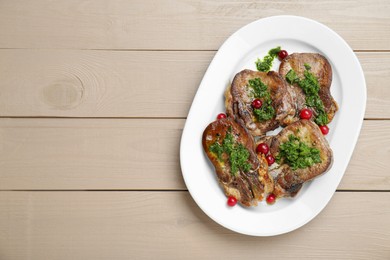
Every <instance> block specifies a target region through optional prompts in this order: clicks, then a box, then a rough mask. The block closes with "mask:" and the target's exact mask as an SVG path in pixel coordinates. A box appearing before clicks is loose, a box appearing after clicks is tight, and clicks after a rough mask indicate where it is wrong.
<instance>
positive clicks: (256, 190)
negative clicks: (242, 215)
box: [202, 117, 274, 207]
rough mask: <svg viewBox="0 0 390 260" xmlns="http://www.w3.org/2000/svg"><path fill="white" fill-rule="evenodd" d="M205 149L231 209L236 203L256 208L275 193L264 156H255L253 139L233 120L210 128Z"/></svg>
mask: <svg viewBox="0 0 390 260" xmlns="http://www.w3.org/2000/svg"><path fill="white" fill-rule="evenodd" d="M202 145H203V149H204V151H205V152H206V154H207V156H208V158H209V159H210V161H211V162H212V164H213V165H214V167H215V171H216V175H217V178H218V181H219V183H220V185H221V186H222V188H223V190H224V192H225V194H226V196H227V197H229V200H228V205H229V206H234V205H235V203H234V199H236V201H238V202H239V203H241V204H242V205H244V206H247V207H249V206H255V205H257V203H258V201H261V200H263V199H264V198H265V197H266V196H267V194H269V193H271V192H272V190H273V187H274V185H273V180H272V178H271V177H270V176H269V174H268V170H267V162H266V160H265V158H264V155H261V154H260V155H256V153H255V142H254V140H253V137H252V136H251V135H250V134H249V133H248V131H247V130H246V129H245V128H243V127H242V126H241V125H239V124H237V123H236V122H235V121H234V120H233V119H232V118H229V117H228V118H222V119H219V120H217V121H214V122H212V123H211V124H209V125H208V126H207V127H206V129H205V130H204V132H203V137H202ZM230 197H232V198H234V199H233V200H232V199H230Z"/></svg>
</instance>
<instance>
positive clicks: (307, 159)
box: [276, 134, 321, 171]
mask: <svg viewBox="0 0 390 260" xmlns="http://www.w3.org/2000/svg"><path fill="white" fill-rule="evenodd" d="M276 161H277V162H278V163H279V164H281V163H287V164H288V165H289V166H290V167H291V168H292V169H293V170H294V171H295V170H297V169H305V168H307V167H310V166H312V165H313V164H316V163H320V162H321V157H320V150H319V149H317V148H314V147H310V146H308V145H307V144H306V143H304V142H302V141H301V140H300V139H299V138H298V137H296V136H295V135H292V134H291V135H289V137H288V141H287V142H284V143H282V144H281V145H280V146H279V154H278V155H277V156H276Z"/></svg>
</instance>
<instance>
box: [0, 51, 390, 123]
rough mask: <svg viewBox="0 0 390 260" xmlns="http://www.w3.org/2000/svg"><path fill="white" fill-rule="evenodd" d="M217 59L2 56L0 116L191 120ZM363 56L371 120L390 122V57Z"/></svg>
mask: <svg viewBox="0 0 390 260" xmlns="http://www.w3.org/2000/svg"><path fill="white" fill-rule="evenodd" d="M214 54H215V52H203V51H189V52H187V51H186V52H169V51H168V52H166V51H164V52H160V51H157V52H155V51H153V52H152V51H139V52H128V51H75V50H71V51H69V50H68V51H64V50H0V75H2V76H1V80H0V116H4V117H6V116H25V117H28V116H44V117H48V116H49V117H50V116H51V117H186V116H187V113H188V110H189V108H190V106H191V103H192V100H193V98H194V95H195V93H196V90H197V89H198V86H199V84H200V81H201V79H202V77H203V75H204V73H205V71H206V69H207V67H208V65H209V63H210V61H211V60H212V58H213V56H214ZM358 57H359V60H360V62H361V63H362V67H363V69H364V73H365V76H366V81H367V89H368V91H367V92H368V101H367V111H366V118H390V109H387V107H389V106H390V88H386V87H384V86H386V85H387V84H388V82H390V73H389V71H390V53H358ZM221 95H222V94H221Z"/></svg>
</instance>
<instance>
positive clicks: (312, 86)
mask: <svg viewBox="0 0 390 260" xmlns="http://www.w3.org/2000/svg"><path fill="white" fill-rule="evenodd" d="M304 66H305V68H306V70H305V72H304V78H303V79H299V78H298V76H297V74H296V73H295V71H294V70H292V69H291V70H290V71H289V72H288V73H287V74H286V80H287V82H289V83H290V84H295V83H297V84H298V86H300V87H301V88H302V90H303V92H304V93H305V95H306V105H307V106H309V107H312V108H314V109H315V111H316V114H317V115H316V118H315V119H314V122H316V124H317V125H326V124H328V123H329V120H328V115H327V114H326V112H325V107H324V103H323V102H322V100H321V98H320V96H319V94H318V92H319V91H320V85H319V83H318V79H317V78H316V77H315V76H314V74H313V73H311V72H310V69H311V67H310V65H309V64H306V63H305V64H304Z"/></svg>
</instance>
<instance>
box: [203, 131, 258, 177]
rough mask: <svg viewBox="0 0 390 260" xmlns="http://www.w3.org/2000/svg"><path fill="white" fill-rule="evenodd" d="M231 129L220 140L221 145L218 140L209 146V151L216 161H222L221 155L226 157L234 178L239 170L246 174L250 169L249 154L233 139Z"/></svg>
mask: <svg viewBox="0 0 390 260" xmlns="http://www.w3.org/2000/svg"><path fill="white" fill-rule="evenodd" d="M231 131H232V130H231V127H230V128H229V129H228V132H227V133H226V135H225V138H224V139H223V140H222V143H221V144H220V143H218V140H217V141H216V142H214V143H213V144H211V145H210V148H209V149H210V151H211V152H212V153H214V154H215V155H216V156H217V158H218V160H220V161H222V160H223V159H222V154H224V153H225V154H227V155H228V160H229V163H230V168H231V174H232V175H233V176H235V175H236V174H237V172H238V171H239V170H241V171H243V172H248V171H249V170H250V169H251V167H252V166H251V164H250V163H249V162H248V159H249V156H250V153H249V151H248V150H247V149H246V148H245V146H243V145H242V144H240V143H237V141H236V140H235V139H234V136H233V134H232V133H231Z"/></svg>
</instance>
